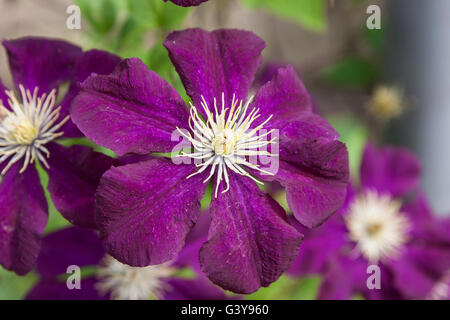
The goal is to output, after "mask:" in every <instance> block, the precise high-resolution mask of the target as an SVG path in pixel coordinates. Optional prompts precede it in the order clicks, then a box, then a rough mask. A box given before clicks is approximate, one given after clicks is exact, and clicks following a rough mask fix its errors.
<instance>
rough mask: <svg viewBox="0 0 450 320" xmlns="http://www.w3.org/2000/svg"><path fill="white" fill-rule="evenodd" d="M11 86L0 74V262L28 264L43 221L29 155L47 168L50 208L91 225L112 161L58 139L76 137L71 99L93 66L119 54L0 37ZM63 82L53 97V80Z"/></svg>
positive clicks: (100, 67)
mask: <svg viewBox="0 0 450 320" xmlns="http://www.w3.org/2000/svg"><path fill="white" fill-rule="evenodd" d="M3 45H4V47H5V48H6V52H7V54H8V57H9V65H10V69H11V73H12V76H13V80H14V84H15V87H16V89H17V90H18V93H19V95H16V93H15V92H14V90H8V89H7V88H6V87H5V86H4V85H3V84H2V82H1V80H0V173H1V183H0V264H1V265H3V266H4V267H5V268H6V269H9V270H12V271H15V272H16V273H18V274H20V275H22V274H25V273H27V272H28V271H30V270H31V269H32V268H33V266H34V263H35V260H36V258H37V255H38V252H39V243H40V235H41V234H42V233H43V232H44V229H45V226H46V224H47V218H48V212H47V211H48V210H47V201H46V199H45V196H44V190H43V188H42V186H41V182H40V179H39V176H38V173H37V171H36V169H35V167H34V165H32V164H33V162H35V161H39V162H40V164H42V166H43V167H45V168H46V169H47V171H48V174H49V178H50V180H49V185H48V190H49V192H50V194H51V197H52V199H53V201H54V204H55V206H56V208H57V209H58V210H59V211H60V212H61V213H62V214H63V215H64V216H65V217H66V218H67V219H68V220H70V221H71V222H74V223H78V224H82V225H86V226H93V225H94V221H93V211H94V202H93V200H94V192H95V188H96V185H97V183H98V181H99V179H100V176H101V174H102V173H103V172H104V171H105V170H106V169H108V168H109V167H110V166H111V164H112V162H111V160H110V159H109V158H107V157H105V156H103V155H101V154H97V153H95V152H93V151H92V150H91V149H90V148H86V147H82V146H75V147H72V148H66V147H63V146H61V145H59V144H58V143H56V142H57V141H58V139H59V138H65V137H80V136H82V134H81V132H80V131H79V130H78V129H77V128H76V127H75V125H74V124H73V123H72V121H71V120H70V116H69V105H70V103H71V102H72V99H73V97H74V96H75V95H76V94H77V93H78V91H79V82H80V81H83V80H84V79H85V78H86V77H87V76H88V75H90V74H91V72H94V71H95V72H99V73H109V72H111V71H112V70H113V68H114V66H115V65H116V64H117V62H118V61H119V60H118V58H117V57H115V56H112V55H109V54H107V53H105V52H101V51H88V52H85V53H83V52H82V51H81V49H80V48H78V47H76V46H73V45H71V44H69V43H66V42H63V41H57V40H48V39H41V38H23V39H18V40H12V41H3ZM65 82H68V83H69V89H68V92H67V94H66V95H65V96H64V97H63V98H62V99H61V100H60V101H57V97H58V90H59V86H60V85H61V84H63V83H65Z"/></svg>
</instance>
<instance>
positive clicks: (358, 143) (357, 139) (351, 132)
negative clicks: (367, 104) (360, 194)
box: [328, 114, 369, 183]
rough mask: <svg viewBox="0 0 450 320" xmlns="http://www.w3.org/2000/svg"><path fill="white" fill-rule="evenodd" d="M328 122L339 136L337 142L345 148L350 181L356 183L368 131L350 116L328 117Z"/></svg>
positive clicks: (337, 115)
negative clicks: (344, 145)
mask: <svg viewBox="0 0 450 320" xmlns="http://www.w3.org/2000/svg"><path fill="white" fill-rule="evenodd" d="M328 120H329V121H330V123H331V125H332V126H333V127H334V128H335V129H336V130H337V132H339V134H340V135H341V137H340V139H339V140H341V141H342V142H344V143H345V144H346V146H347V150H348V156H349V163H350V174H351V177H352V180H353V181H354V182H356V183H357V182H358V180H359V167H360V165H361V158H362V154H363V151H364V146H365V144H366V142H367V140H368V137H369V132H368V129H367V128H366V126H365V125H364V123H363V122H362V121H360V120H359V119H357V118H355V117H354V116H352V115H350V114H335V115H330V116H329V117H328Z"/></svg>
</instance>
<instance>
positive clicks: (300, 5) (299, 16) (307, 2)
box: [241, 0, 327, 32]
mask: <svg viewBox="0 0 450 320" xmlns="http://www.w3.org/2000/svg"><path fill="white" fill-rule="evenodd" d="M241 1H242V3H244V4H246V5H247V6H249V7H250V8H261V9H263V10H265V11H268V12H270V13H272V14H273V15H275V16H278V17H280V18H283V19H287V20H290V21H292V22H295V23H297V24H300V25H302V26H304V27H306V28H308V29H310V30H313V31H317V32H320V31H324V30H325V29H326V25H327V21H326V9H327V1H325V0H241Z"/></svg>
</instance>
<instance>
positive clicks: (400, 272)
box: [289, 144, 450, 299]
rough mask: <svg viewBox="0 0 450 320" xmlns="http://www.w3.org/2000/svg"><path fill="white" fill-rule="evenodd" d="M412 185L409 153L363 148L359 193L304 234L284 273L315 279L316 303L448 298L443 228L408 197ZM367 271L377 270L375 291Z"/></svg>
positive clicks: (416, 171) (448, 241) (415, 178)
mask: <svg viewBox="0 0 450 320" xmlns="http://www.w3.org/2000/svg"><path fill="white" fill-rule="evenodd" d="M419 178H420V163H419V162H418V160H417V159H416V158H415V157H414V156H413V155H412V154H411V153H410V152H409V151H407V150H406V149H403V148H393V147H385V148H382V149H379V150H377V149H376V148H375V147H373V146H372V145H370V144H368V145H367V146H366V148H365V151H364V156H363V160H362V165H361V189H360V190H355V189H354V188H352V187H349V189H350V190H349V192H348V196H347V201H346V204H345V205H344V206H343V208H342V211H341V212H340V213H339V214H336V215H335V216H333V218H331V219H330V220H329V221H328V222H327V223H326V224H324V225H323V226H322V227H320V228H318V229H316V230H311V231H306V232H305V233H306V234H305V241H304V244H303V250H301V252H300V254H299V256H298V258H297V260H296V261H295V262H294V263H293V265H292V267H291V269H290V270H289V272H290V273H292V274H294V275H306V274H322V275H323V277H324V280H323V284H322V286H321V289H320V298H322V299H348V298H350V297H352V296H353V295H355V294H362V295H363V296H364V297H365V298H368V299H427V298H430V299H433V298H448V297H450V232H449V230H450V229H449V226H450V220H449V219H447V220H440V219H438V218H436V217H434V216H433V214H432V212H431V210H430V209H429V206H428V204H427V202H426V199H425V196H424V195H423V193H421V192H418V191H417V192H413V191H414V190H415V188H416V187H417V185H418V182H419ZM411 193H412V194H411ZM407 195H411V196H413V198H411V197H408V198H406V196H407ZM298 228H299V230H303V228H302V227H301V226H298ZM370 265H377V266H378V267H379V271H380V273H379V276H380V278H379V279H380V285H381V288H379V289H377V288H376V287H375V288H374V287H371V288H372V289H369V287H370V286H368V285H367V281H368V278H369V277H370V276H371V275H375V272H376V271H375V269H368V266H370ZM369 282H370V284H371V285H376V281H375V278H372V279H369Z"/></svg>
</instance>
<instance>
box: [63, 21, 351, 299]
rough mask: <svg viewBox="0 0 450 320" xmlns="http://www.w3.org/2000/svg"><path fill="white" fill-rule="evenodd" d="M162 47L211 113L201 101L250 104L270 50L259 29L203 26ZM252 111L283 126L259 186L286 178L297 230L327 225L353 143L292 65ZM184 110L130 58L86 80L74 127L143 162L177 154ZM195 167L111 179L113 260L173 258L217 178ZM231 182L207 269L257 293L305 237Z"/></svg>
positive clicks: (103, 220) (161, 167)
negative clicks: (272, 167) (319, 110)
mask: <svg viewBox="0 0 450 320" xmlns="http://www.w3.org/2000/svg"><path fill="white" fill-rule="evenodd" d="M164 45H165V47H166V48H167V49H168V52H169V57H170V59H171V60H172V62H173V64H174V66H175V68H176V70H177V72H178V73H179V75H180V78H181V80H182V82H183V84H184V86H185V88H186V91H187V93H188V95H189V96H190V97H191V99H192V100H193V104H194V105H195V106H196V107H198V111H199V112H200V113H203V114H204V115H205V114H206V113H205V112H204V111H203V110H202V108H201V101H202V100H203V99H205V101H206V103H207V104H208V107H209V108H210V111H214V109H213V108H214V102H215V101H217V103H218V104H220V103H221V101H222V98H223V100H224V101H225V103H226V104H231V101H232V99H233V97H234V98H235V99H238V100H243V101H244V103H245V101H247V98H248V91H249V89H250V87H251V85H252V82H253V80H254V76H255V72H256V70H257V68H258V67H259V65H260V62H261V51H262V50H263V48H264V46H265V44H264V42H263V41H262V40H261V39H260V38H258V37H257V36H255V35H254V34H253V33H251V32H246V31H241V30H217V31H213V32H207V31H204V30H201V29H189V30H185V31H177V32H173V33H171V34H170V35H169V36H168V38H167V40H166V41H165V43H164ZM251 107H252V108H253V107H258V108H259V109H260V112H261V116H260V118H257V119H256V120H255V123H254V125H255V126H256V125H258V124H259V123H261V122H260V119H261V120H265V119H267V117H269V116H270V115H272V120H271V121H269V123H271V124H270V125H269V126H268V129H272V128H273V129H279V130H280V139H279V148H280V157H279V160H280V170H279V171H278V173H277V174H275V176H274V177H270V176H264V177H259V178H260V179H263V180H267V181H270V180H276V181H279V182H281V184H282V185H283V186H285V187H286V188H287V189H288V198H289V204H290V206H291V209H292V211H293V212H294V215H295V217H296V218H297V219H298V220H299V221H300V222H301V223H303V224H305V225H306V226H308V227H312V226H317V225H319V224H321V223H322V222H323V221H324V220H326V219H327V218H328V217H329V216H330V215H331V214H333V213H334V212H335V211H336V210H337V209H338V208H339V207H340V206H341V205H342V203H343V201H344V198H345V193H346V183H347V179H348V161H347V151H346V149H345V146H344V145H343V144H342V143H340V142H339V141H337V138H338V135H337V133H336V132H335V131H334V129H333V128H332V127H331V126H330V125H329V124H328V123H327V122H326V121H325V120H323V119H322V118H320V117H319V116H317V115H315V114H314V113H313V112H312V103H311V99H310V97H309V95H308V94H307V92H306V89H305V87H304V85H303V84H302V83H301V81H300V80H299V79H298V77H297V76H296V75H295V73H294V71H293V69H292V68H285V69H281V70H280V71H279V72H278V74H277V76H276V77H275V78H274V80H273V81H271V82H269V83H267V84H266V85H265V86H264V87H263V88H262V89H261V90H260V91H259V93H258V94H257V96H256V98H255V101H254V103H253V104H252V105H251ZM187 110H188V108H187V107H186V106H185V105H184V103H183V101H182V100H181V98H180V97H179V95H178V94H177V93H176V92H175V90H174V89H172V88H171V87H170V86H169V85H168V84H167V83H166V82H165V81H164V80H162V79H161V78H160V77H159V76H158V75H156V74H155V73H154V72H152V71H149V70H147V69H146V67H145V66H144V64H143V63H142V62H141V61H139V60H138V59H125V60H123V61H122V62H121V63H120V64H119V65H118V67H117V68H116V70H115V71H114V72H113V73H112V74H111V75H109V76H97V75H93V76H91V77H89V78H88V79H87V80H86V81H85V82H84V83H83V85H82V89H81V91H80V94H79V95H78V96H77V97H76V98H75V100H74V102H73V105H72V119H73V120H74V122H75V124H76V125H77V126H78V128H79V129H80V130H81V131H82V132H83V133H84V134H86V136H87V137H89V138H90V139H92V140H94V141H95V142H97V143H98V144H101V145H103V146H105V147H108V148H110V149H112V150H113V151H115V152H116V153H118V154H119V155H128V154H131V153H133V154H136V153H137V154H142V155H145V154H149V153H152V152H170V151H172V150H173V147H174V146H175V145H177V144H178V143H179V141H172V140H173V139H172V133H173V132H174V131H175V130H176V128H177V127H178V128H181V129H186V128H188V127H189V120H188V119H189V113H188V112H187ZM272 122H273V123H272ZM175 140H176V139H175ZM276 160H277V161H278V159H276ZM197 170H198V169H197V168H196V167H195V166H193V165H176V164H174V163H172V162H171V161H170V160H164V159H156V160H155V159H153V160H150V161H141V162H137V163H133V164H129V165H126V166H122V167H117V168H112V169H111V170H109V171H107V172H106V173H105V175H104V176H103V178H102V179H101V182H100V185H99V188H98V190H97V198H96V199H97V200H96V204H97V212H98V214H97V219H96V222H97V224H98V225H99V227H100V230H101V237H102V238H103V240H104V243H105V247H106V250H107V251H108V253H109V254H111V255H112V256H113V257H115V258H116V259H118V260H119V261H121V262H124V263H127V264H130V265H134V266H144V265H148V264H156V263H161V262H164V261H167V260H169V259H172V258H173V257H174V256H175V255H176V254H177V252H179V250H180V249H181V247H182V245H183V243H184V238H185V237H186V235H187V233H188V232H189V230H190V229H192V227H193V225H194V224H195V222H196V220H197V217H198V215H199V208H200V207H199V201H200V199H201V198H202V197H203V195H204V192H205V188H206V184H205V183H204V180H205V177H206V176H207V175H208V172H209V170H205V171H203V173H202V174H199V175H194V176H191V174H192V173H194V172H196V171H197ZM255 175H257V174H255ZM188 176H190V177H189V178H188V179H186V178H187V177H188ZM228 176H229V181H230V188H229V190H227V192H225V193H220V192H219V194H218V196H217V199H213V201H212V203H211V208H210V210H209V213H210V214H211V220H212V224H211V229H210V232H209V238H208V241H207V242H206V243H205V245H204V246H203V248H202V249H201V253H200V257H201V267H202V270H203V271H205V272H206V274H207V275H208V277H209V278H210V279H211V280H213V282H215V283H216V284H219V285H220V286H222V287H224V288H227V289H230V290H233V291H235V292H245V293H250V292H253V291H255V290H257V289H258V288H259V287H260V286H268V285H269V284H270V283H271V282H273V281H275V280H276V279H277V278H278V277H279V276H280V275H281V273H282V272H284V271H285V270H286V269H287V268H288V267H289V265H290V263H291V262H292V261H293V260H294V258H295V256H296V254H297V252H298V248H299V245H300V242H301V239H302V235H301V234H300V233H299V232H298V231H296V230H295V228H293V227H291V226H290V225H289V224H288V223H287V222H286V217H285V212H284V211H283V209H281V207H279V206H278V205H277V204H276V202H275V201H274V200H272V199H271V198H270V197H269V196H268V195H266V194H265V193H263V192H262V191H260V190H259V189H258V188H257V187H256V185H255V184H254V182H253V181H252V180H251V179H249V178H248V177H241V176H239V175H237V174H236V173H235V172H231V171H230V173H229V175H228ZM219 191H224V186H223V185H221V186H220V188H219Z"/></svg>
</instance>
